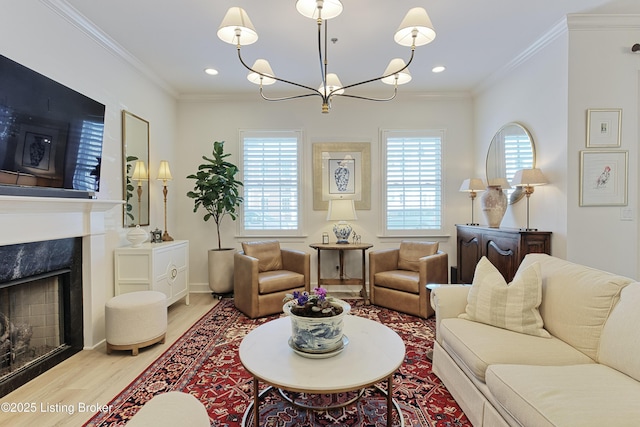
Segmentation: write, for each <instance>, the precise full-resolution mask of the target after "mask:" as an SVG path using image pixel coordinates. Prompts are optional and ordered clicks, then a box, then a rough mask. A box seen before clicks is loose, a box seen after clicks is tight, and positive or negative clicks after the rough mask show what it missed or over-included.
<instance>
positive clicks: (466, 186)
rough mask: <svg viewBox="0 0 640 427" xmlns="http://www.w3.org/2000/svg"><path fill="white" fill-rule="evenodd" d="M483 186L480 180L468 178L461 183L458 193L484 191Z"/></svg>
mask: <svg viewBox="0 0 640 427" xmlns="http://www.w3.org/2000/svg"><path fill="white" fill-rule="evenodd" d="M484 189H485V185H484V182H482V180H481V179H480V178H469V179H465V180H464V181H462V185H461V186H460V190H459V191H466V192H474V191H484Z"/></svg>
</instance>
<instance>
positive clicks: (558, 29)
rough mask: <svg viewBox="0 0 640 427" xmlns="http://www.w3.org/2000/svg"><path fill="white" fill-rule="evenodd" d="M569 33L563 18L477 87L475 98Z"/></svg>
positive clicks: (474, 91) (565, 20) (474, 92)
mask: <svg viewBox="0 0 640 427" xmlns="http://www.w3.org/2000/svg"><path fill="white" fill-rule="evenodd" d="M566 32H567V19H566V18H562V19H561V20H560V21H558V22H557V23H556V24H555V25H554V26H553V27H551V28H550V29H549V30H548V31H547V32H546V33H544V34H543V35H542V36H541V37H540V38H538V39H537V40H536V41H534V42H533V43H532V44H531V45H529V47H527V48H526V49H525V50H523V51H522V52H520V54H518V56H516V57H515V58H513V59H512V60H511V61H509V62H508V63H507V64H506V65H505V66H503V67H502V68H500V69H499V70H498V71H496V72H495V73H493V74H491V75H490V76H489V77H488V78H486V79H485V80H484V81H482V82H481V83H480V84H479V85H478V86H476V87H475V88H474V90H473V94H474V96H477V95H479V94H481V93H482V92H484V91H485V90H487V89H489V88H490V87H491V86H493V85H494V84H495V83H496V82H498V81H500V80H502V79H503V78H504V77H505V76H506V75H508V74H509V73H511V72H512V71H513V70H515V69H516V68H518V67H519V66H521V65H522V64H524V63H525V62H527V61H528V60H529V59H530V58H532V57H533V56H535V55H536V54H537V53H538V52H540V51H541V50H543V49H544V48H546V47H547V46H549V45H550V44H551V43H553V42H554V41H556V40H557V39H558V38H560V37H561V36H562V35H564V34H566Z"/></svg>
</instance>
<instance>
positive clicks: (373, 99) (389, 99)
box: [334, 86, 398, 102]
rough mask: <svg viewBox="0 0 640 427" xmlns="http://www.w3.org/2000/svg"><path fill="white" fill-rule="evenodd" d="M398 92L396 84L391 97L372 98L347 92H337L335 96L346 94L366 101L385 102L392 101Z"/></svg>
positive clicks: (348, 96)
mask: <svg viewBox="0 0 640 427" xmlns="http://www.w3.org/2000/svg"><path fill="white" fill-rule="evenodd" d="M397 94H398V87H397V86H396V87H395V88H394V89H393V95H391V96H390V97H389V98H370V97H368V96H359V95H349V94H347V93H343V94H339V95H338V94H336V95H334V96H346V97H347V98H356V99H363V100H365V101H378V102H384V101H391V100H393V99H394V98H395V97H396V95H397Z"/></svg>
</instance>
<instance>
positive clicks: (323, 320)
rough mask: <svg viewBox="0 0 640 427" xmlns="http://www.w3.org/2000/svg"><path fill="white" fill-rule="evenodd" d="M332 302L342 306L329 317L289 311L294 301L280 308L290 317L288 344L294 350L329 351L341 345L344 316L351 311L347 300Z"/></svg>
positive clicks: (317, 352) (316, 352) (314, 352)
mask: <svg viewBox="0 0 640 427" xmlns="http://www.w3.org/2000/svg"><path fill="white" fill-rule="evenodd" d="M333 303H334V304H336V305H339V306H340V307H342V313H340V314H338V315H336V316H330V317H304V316H297V315H295V314H293V313H292V312H291V306H292V305H293V304H295V301H290V302H288V303H286V304H285V305H284V306H283V307H282V310H283V311H284V313H285V314H286V315H288V316H289V317H290V318H291V339H290V342H289V345H290V346H291V347H293V348H294V349H295V350H298V351H302V352H305V353H311V354H322V353H330V352H333V351H336V350H338V349H340V348H341V347H342V346H343V340H342V337H343V335H344V334H343V332H342V330H343V327H344V316H346V315H347V314H348V313H349V311H351V305H349V303H348V302H346V301H343V300H340V299H334V300H333Z"/></svg>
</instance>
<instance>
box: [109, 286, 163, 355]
mask: <svg viewBox="0 0 640 427" xmlns="http://www.w3.org/2000/svg"><path fill="white" fill-rule="evenodd" d="M104 314H105V329H106V330H105V332H106V337H107V354H109V353H111V351H112V350H131V354H132V355H133V356H137V355H138V349H140V348H142V347H147V346H149V345H152V344H155V343H157V342H160V343H164V338H165V334H166V332H167V297H166V295H165V294H163V293H162V292H156V291H139V292H130V293H127V294H122V295H118V296H116V297H113V298H111V299H110V300H109V301H107V304H106V305H105V313H104Z"/></svg>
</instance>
